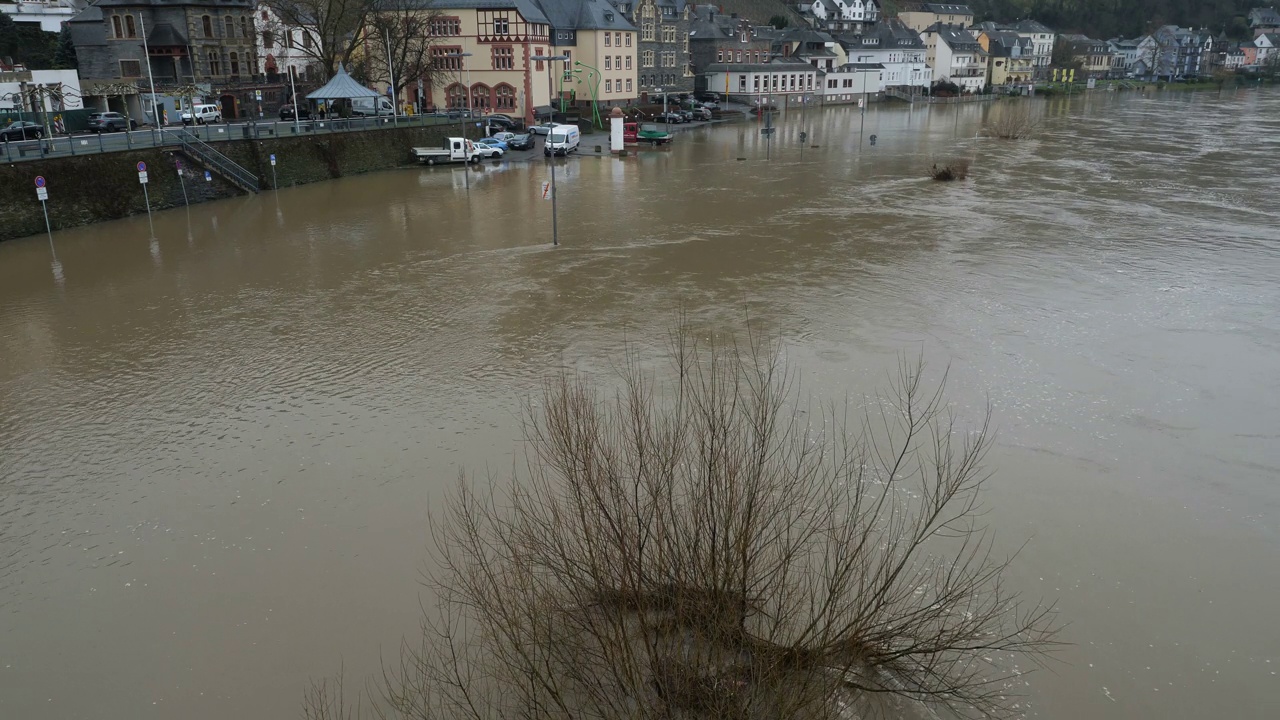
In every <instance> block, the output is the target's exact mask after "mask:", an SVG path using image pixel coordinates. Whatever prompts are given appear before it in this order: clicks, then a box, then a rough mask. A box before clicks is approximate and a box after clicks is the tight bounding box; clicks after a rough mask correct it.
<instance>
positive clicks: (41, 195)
mask: <svg viewBox="0 0 1280 720" xmlns="http://www.w3.org/2000/svg"><path fill="white" fill-rule="evenodd" d="M44 185H45V182H44V177H43V176H40V175H37V176H36V199H38V200H39V201H40V209H41V210H42V211H44V231H45V232H46V233H48V234H49V251H50V252H52V251H53V227H52V226H50V225H49V206H48V205H46V204H45V201H46V200H48V199H49V190H48V188H46V187H45V186H44Z"/></svg>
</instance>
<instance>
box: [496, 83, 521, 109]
mask: <svg viewBox="0 0 1280 720" xmlns="http://www.w3.org/2000/svg"><path fill="white" fill-rule="evenodd" d="M493 106H494V107H495V108H497V109H498V110H514V109H515V107H516V89H515V88H513V87H511V86H510V85H505V84H504V85H499V86H497V87H496V88H494V89H493Z"/></svg>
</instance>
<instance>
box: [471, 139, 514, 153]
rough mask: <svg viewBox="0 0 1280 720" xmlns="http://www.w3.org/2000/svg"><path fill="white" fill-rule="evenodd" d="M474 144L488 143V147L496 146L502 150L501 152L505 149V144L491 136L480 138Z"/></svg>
mask: <svg viewBox="0 0 1280 720" xmlns="http://www.w3.org/2000/svg"><path fill="white" fill-rule="evenodd" d="M476 144H477V145H488V146H489V147H496V148H498V149H499V150H502V151H503V152H506V151H507V144H506V143H505V142H503V141H501V140H499V139H497V138H491V137H487V138H480V139H479V140H476Z"/></svg>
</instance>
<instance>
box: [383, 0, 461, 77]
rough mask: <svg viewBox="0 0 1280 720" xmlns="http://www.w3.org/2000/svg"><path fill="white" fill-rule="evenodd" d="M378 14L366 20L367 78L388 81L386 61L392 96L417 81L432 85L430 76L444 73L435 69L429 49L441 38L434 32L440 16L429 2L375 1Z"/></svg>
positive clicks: (413, 0) (437, 10) (409, 0)
mask: <svg viewBox="0 0 1280 720" xmlns="http://www.w3.org/2000/svg"><path fill="white" fill-rule="evenodd" d="M376 2H377V11H376V12H374V13H372V14H371V15H370V16H369V25H368V27H367V29H366V32H367V33H368V34H369V36H370V37H369V39H368V40H367V41H366V44H367V46H368V47H367V50H368V52H367V53H366V56H367V57H368V59H369V61H370V69H369V71H368V72H369V75H370V77H371V78H374V79H378V80H389V75H388V73H387V58H388V57H390V60H391V69H392V70H393V71H394V77H395V94H396V96H397V97H399V95H400V91H401V90H404V89H405V88H406V87H409V86H410V85H415V84H417V82H418V81H419V80H422V81H423V83H424V84H431V83H432V81H433V80H434V79H436V78H434V77H433V76H435V75H437V74H441V73H445V72H447V71H445V70H441V69H438V68H436V67H435V65H434V64H433V62H432V57H431V49H432V48H433V47H436V46H437V45H439V44H440V40H442V39H444V37H442V36H439V35H437V34H436V33H435V32H433V28H434V26H435V24H436V21H437V20H438V19H440V18H441V17H442V13H441V12H440V10H439V9H437V8H436V7H435V3H433V2H432V1H431V0H376Z"/></svg>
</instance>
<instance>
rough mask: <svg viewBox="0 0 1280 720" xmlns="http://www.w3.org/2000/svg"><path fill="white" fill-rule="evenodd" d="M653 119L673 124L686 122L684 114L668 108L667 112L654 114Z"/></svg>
mask: <svg viewBox="0 0 1280 720" xmlns="http://www.w3.org/2000/svg"><path fill="white" fill-rule="evenodd" d="M653 119H655V120H657V121H658V122H665V123H671V124H672V125H676V124H679V123H682V122H684V116H683V115H681V114H680V113H678V112H676V111H674V110H668V111H667V112H661V113H658V114H657V115H655V116H653Z"/></svg>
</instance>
